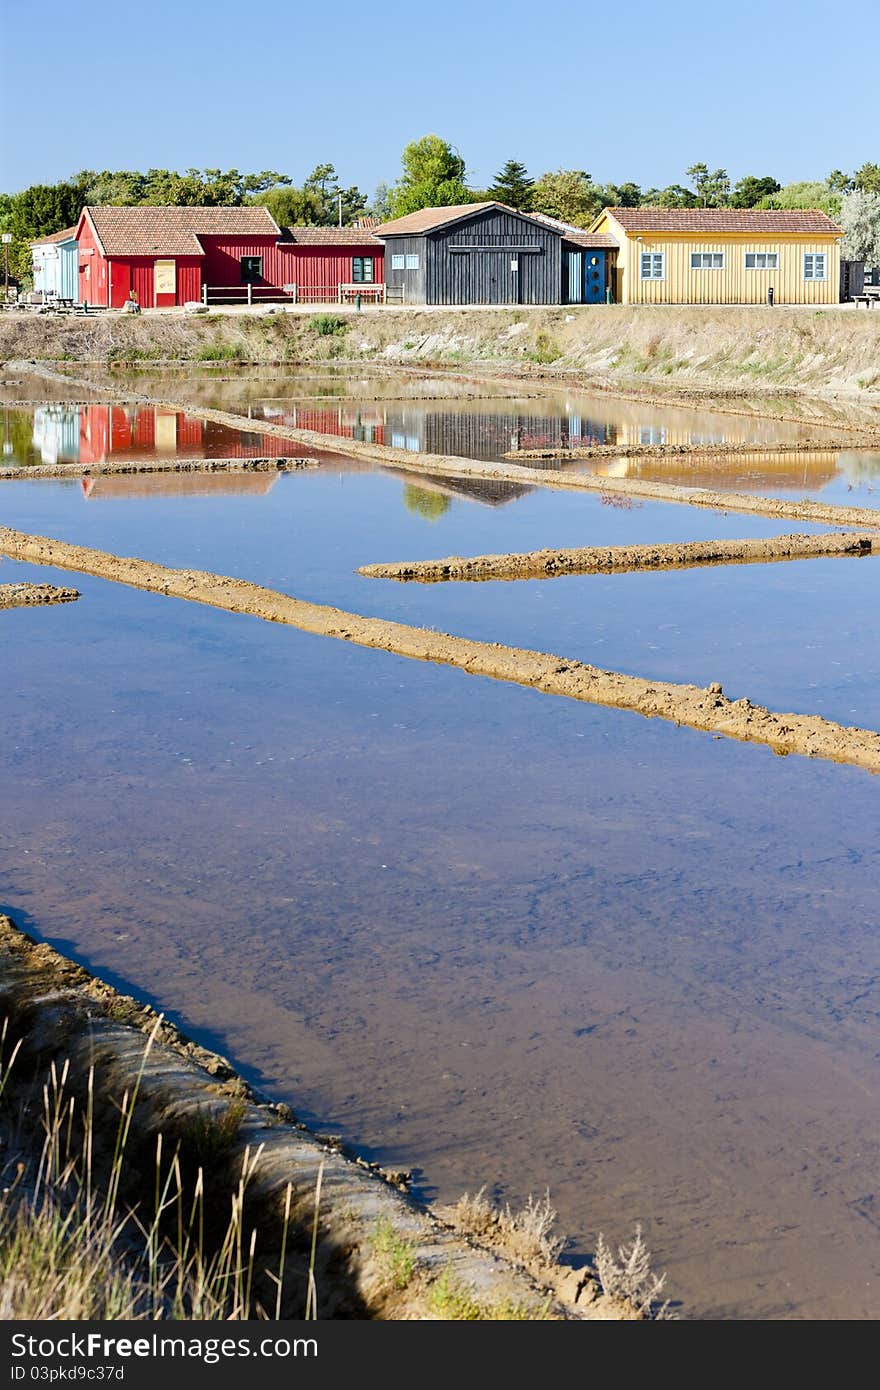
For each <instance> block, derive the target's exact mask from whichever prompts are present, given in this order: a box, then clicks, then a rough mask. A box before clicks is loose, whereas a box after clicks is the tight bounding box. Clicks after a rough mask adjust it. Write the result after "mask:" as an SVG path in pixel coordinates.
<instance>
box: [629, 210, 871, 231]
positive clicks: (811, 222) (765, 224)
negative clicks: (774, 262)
mask: <svg viewBox="0 0 880 1390" xmlns="http://www.w3.org/2000/svg"><path fill="white" fill-rule="evenodd" d="M605 211H606V212H608V213H610V214H611V216H612V217H614V218H615V219H616V220H617V221H618V222H619V223H620V225H621V227H623V229H624V231H626V232H701V233H704V234H706V235H723V234H724V233H725V232H751V233H753V234H754V235H757V236H768V235H769V236H772V235H787V236H842V235H843V232H842V231H841V229H840V227H838V226H837V223H836V222H832V220H831V218H830V217H829V216H828V215H827V214H826V213H824V212H819V210H818V209H816V208H813V209H810V210H801V209H799V208H772V209H771V208H766V209H765V208H606V209H605Z"/></svg>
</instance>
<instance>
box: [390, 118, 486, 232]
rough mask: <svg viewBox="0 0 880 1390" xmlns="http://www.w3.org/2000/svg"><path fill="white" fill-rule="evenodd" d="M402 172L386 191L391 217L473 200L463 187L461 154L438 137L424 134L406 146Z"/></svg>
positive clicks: (463, 166)
mask: <svg viewBox="0 0 880 1390" xmlns="http://www.w3.org/2000/svg"><path fill="white" fill-rule="evenodd" d="M402 163H403V173H402V175H401V177H400V179H399V181H398V182H397V183H396V184H394V186H393V188H391V189H390V190H389V195H388V197H389V202H390V204H391V212H392V216H393V217H405V216H406V214H407V213H409V212H418V211H419V210H420V209H421V208H445V207H455V206H456V205H457V204H459V203H471V202H473V201H474V199H473V195H472V193H471V191H470V189H469V188H468V187H467V185H466V184H465V172H466V171H465V163H464V160H463V159H462V157H461V155H460V154H458V153H457V152H456V151H455V150H454V149H453V148H452V146H451V145H450V144H449V143H448V142H447V141H446V140H441V138H440V136H439V135H424V136H422V138H421V140H413V141H411V143H410V144H409V145H407V146H406V148H405V150H404V151H403V157H402Z"/></svg>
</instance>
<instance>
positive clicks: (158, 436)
mask: <svg viewBox="0 0 880 1390" xmlns="http://www.w3.org/2000/svg"><path fill="white" fill-rule="evenodd" d="M79 416H80V423H79V461H80V463H86V464H88V463H94V464H98V463H103V462H104V460H105V459H110V458H112V459H116V460H117V461H122V460H124V459H126V458H130V459H132V460H135V459H140V460H148V459H151V458H156V457H162V456H163V455H166V454H174V455H176V456H177V457H178V458H189V459H200V458H204V459H212V458H233V459H248V458H251V459H253V458H289V457H291V455H293V454H296V453H297V452H298V450H297V446H296V445H295V444H292V443H291V442H290V440H287V439H276V438H275V437H274V435H269V434H262V433H261V432H260V431H259V428H257V429H254V428H251V429H245V428H242V429H240V430H235V429H230V428H229V426H227V425H217V424H214V423H213V422H212V421H209V420H198V419H195V418H194V417H193V416H191V415H186V414H184V412H183V411H180V410H160V409H158V408H156V407H154V406H143V407H141V406H122V405H85V406H80V408H79ZM248 423H249V422H248V421H247V420H244V419H243V420H242V426H245V425H247V424H248ZM254 423H255V424H256V422H254Z"/></svg>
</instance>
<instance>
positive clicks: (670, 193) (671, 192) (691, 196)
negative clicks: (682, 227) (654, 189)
mask: <svg viewBox="0 0 880 1390" xmlns="http://www.w3.org/2000/svg"><path fill="white" fill-rule="evenodd" d="M644 201H645V203H648V202H649V201H653V200H652V199H649V198H648V196H647V195H645V200H644ZM656 205H657V207H661V208H695V207H696V206H697V195H696V193H695V192H694V191H693V189H692V188H685V187H684V186H683V185H682V184H680V183H671V184H669V186H668V187H667V188H664V189H662V190H661V192H660V193H659V194H658V196H657V204H656Z"/></svg>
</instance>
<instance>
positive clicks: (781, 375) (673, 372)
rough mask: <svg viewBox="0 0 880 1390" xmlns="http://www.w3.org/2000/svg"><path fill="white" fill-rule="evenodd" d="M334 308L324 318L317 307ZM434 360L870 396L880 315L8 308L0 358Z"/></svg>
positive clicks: (602, 309) (879, 392) (688, 384)
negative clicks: (30, 311) (35, 313)
mask: <svg viewBox="0 0 880 1390" xmlns="http://www.w3.org/2000/svg"><path fill="white" fill-rule="evenodd" d="M328 319H329V320H332V321H333V322H334V323H335V324H338V325H339V326H338V328H335V329H333V328H330V329H329V330H328V325H327V323H326V322H324V323H323V326H322V322H321V321H322V320H324V321H326V320H328ZM12 357H28V358H41V359H44V360H48V359H55V360H58V359H66V360H72V361H79V362H101V363H112V362H114V361H126V362H133V361H139V362H144V363H151V362H156V361H164V360H175V361H179V360H181V359H184V360H190V361H215V362H220V363H222V362H223V361H227V362H229V361H230V360H238V361H241V362H263V363H272V364H277V363H293V362H322V361H324V362H327V361H337V362H342V361H353V362H357V363H363V362H365V361H379V362H386V363H388V362H395V363H400V364H407V365H410V364H411V365H414V366H418V365H425V364H428V363H431V364H433V363H440V364H445V365H448V366H453V367H458V368H461V367H463V366H465V365H475V366H480V367H485V368H490V369H498V370H507V371H510V370H516V371H517V372H518V373H520V374H522V375H523V376H525V377H528V376H529V375H534V376H539V375H542V374H543V375H547V374H552V373H555V374H557V375H559V374H563V373H569V374H574V375H575V376H576V377H578V378H579V379H580V380H581V383H582V384H587V383H588V382H589V383H590V384H592V383H596V384H601V383H607V384H611V385H614V384H615V383H623V384H626V383H631V384H634V385H636V386H644V385H645V384H646V383H653V384H655V385H656V386H657V387H658V388H664V387H665V388H668V387H670V386H672V387H676V386H679V385H680V386H682V387H683V388H685V389H690V388H696V389H704V390H705V389H714V390H721V391H739V392H742V391H743V390H748V391H750V392H754V393H756V394H761V393H772V392H777V393H778V392H779V391H780V390H784V391H792V392H798V391H803V392H808V393H809V394H810V395H812V396H813V397H816V396H824V397H834V396H843V395H847V396H851V397H852V398H853V399H854V400H860V401H862V402H865V401H866V400H871V399H873V400H875V401H876V400H878V399H880V322H878V316H877V315H875V314H868V313H866V314H858V313H854V312H853V311H852V310H851V309H835V308H829V309H818V310H801V309H784V308H776V309H775V310H771V309H767V308H765V307H759V308H745V307H742V308H740V307H722V308H712V307H708V306H707V307H680V306H668V307H661V308H655V307H652V306H633V307H627V306H625V305H614V306H606V305H596V306H591V305H586V306H571V307H568V308H546V309H525V308H519V309H499V310H491V309H490V310H485V309H440V308H437V309H434V308H422V309H418V308H411V309H402V308H373V309H369V310H366V311H364V312H361V313H357V312H355V311H354V310H346V309H342V308H339V309H337V308H336V307H334V308H332V309H331V310H329V311H326V312H323V313H322V312H321V311H320V310H304V311H301V312H299V313H275V314H267V313H266V312H265V311H263V312H260V313H251V314H245V313H235V314H209V315H207V316H206V317H204V318H192V317H189V316H185V315H182V314H169V313H156V314H142V315H140V316H139V317H138V318H134V317H131V316H128V315H124V316H123V315H117V314H103V315H96V316H95V317H94V318H77V319H47V318H45V317H32V316H30V315H24V314H22V315H12V314H5V315H3V317H2V319H0V359H8V358H12Z"/></svg>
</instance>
